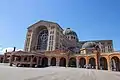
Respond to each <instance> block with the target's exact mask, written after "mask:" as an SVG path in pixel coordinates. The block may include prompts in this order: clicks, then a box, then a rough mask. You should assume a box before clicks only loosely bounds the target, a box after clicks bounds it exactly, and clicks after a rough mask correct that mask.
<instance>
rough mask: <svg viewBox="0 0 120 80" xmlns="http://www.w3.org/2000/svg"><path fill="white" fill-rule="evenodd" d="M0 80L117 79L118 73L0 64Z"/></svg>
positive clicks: (119, 77) (118, 77) (119, 75)
mask: <svg viewBox="0 0 120 80" xmlns="http://www.w3.org/2000/svg"><path fill="white" fill-rule="evenodd" d="M0 71H1V73H0V79H1V80H119V79H120V73H119V72H113V71H103V70H94V69H82V68H65V67H47V68H24V67H14V66H13V67H10V66H9V65H8V64H3V63H2V64H0Z"/></svg>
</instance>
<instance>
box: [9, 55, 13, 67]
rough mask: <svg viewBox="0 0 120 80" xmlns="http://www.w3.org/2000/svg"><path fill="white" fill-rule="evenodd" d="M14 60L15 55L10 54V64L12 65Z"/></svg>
mask: <svg viewBox="0 0 120 80" xmlns="http://www.w3.org/2000/svg"><path fill="white" fill-rule="evenodd" d="M12 61H13V55H10V59H9V63H10V66H12Z"/></svg>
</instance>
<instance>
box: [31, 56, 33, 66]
mask: <svg viewBox="0 0 120 80" xmlns="http://www.w3.org/2000/svg"><path fill="white" fill-rule="evenodd" d="M32 66H33V56H31V58H30V67H32Z"/></svg>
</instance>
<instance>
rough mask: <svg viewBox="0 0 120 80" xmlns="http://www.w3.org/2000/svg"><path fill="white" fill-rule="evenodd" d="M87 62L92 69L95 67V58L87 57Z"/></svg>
mask: <svg viewBox="0 0 120 80" xmlns="http://www.w3.org/2000/svg"><path fill="white" fill-rule="evenodd" d="M89 64H90V67H91V68H92V69H95V68H96V67H95V66H96V63H95V58H90V59H89Z"/></svg>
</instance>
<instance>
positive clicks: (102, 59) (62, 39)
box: [3, 20, 120, 71]
mask: <svg viewBox="0 0 120 80" xmlns="http://www.w3.org/2000/svg"><path fill="white" fill-rule="evenodd" d="M3 61H4V62H9V63H10V66H12V65H16V66H23V67H48V66H61V67H77V68H90V69H91V68H92V69H101V70H115V71H120V52H115V51H114V49H113V41H112V40H90V41H79V38H78V36H77V34H76V32H75V31H73V30H71V29H70V28H67V29H62V28H61V27H60V25H59V24H57V23H55V22H50V21H44V20H40V21H39V22H37V23H35V24H33V25H31V26H29V27H28V29H27V34H26V40H25V46H24V51H15V48H14V51H13V52H6V53H5V54H4V58H3Z"/></svg>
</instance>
